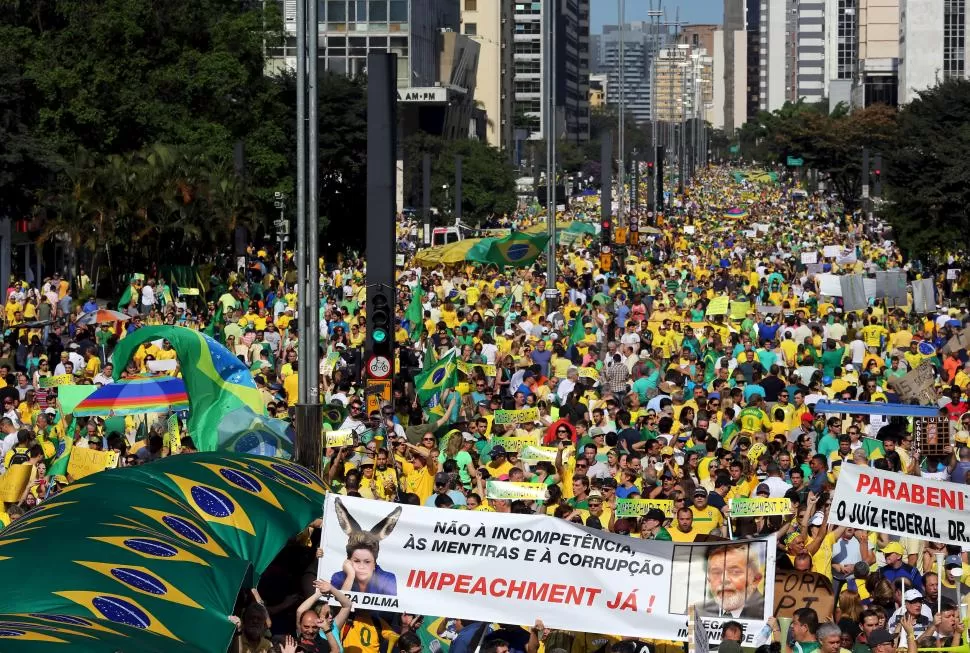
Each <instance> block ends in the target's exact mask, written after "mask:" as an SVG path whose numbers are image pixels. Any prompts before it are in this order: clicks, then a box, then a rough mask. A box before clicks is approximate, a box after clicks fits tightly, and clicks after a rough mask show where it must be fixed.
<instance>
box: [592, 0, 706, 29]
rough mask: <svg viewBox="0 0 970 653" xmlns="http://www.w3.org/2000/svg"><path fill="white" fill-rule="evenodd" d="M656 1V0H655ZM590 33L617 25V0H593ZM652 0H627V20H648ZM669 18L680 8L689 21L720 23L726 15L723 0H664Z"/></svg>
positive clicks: (685, 19)
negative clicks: (606, 25) (605, 25)
mask: <svg viewBox="0 0 970 653" xmlns="http://www.w3.org/2000/svg"><path fill="white" fill-rule="evenodd" d="M654 3H656V0H654ZM591 4H592V7H591V9H590V11H591V12H592V18H591V20H590V28H589V31H590V34H600V33H602V31H603V25H604V24H609V25H615V24H616V23H617V15H618V14H619V9H618V8H617V6H618V4H619V3H618V1H617V0H592V1H591ZM650 4H651V2H650V0H626V20H627V22H630V21H633V20H646V18H647V11H648V10H649V9H650ZM663 8H664V10H666V12H667V20H668V21H671V22H673V20H674V16H675V14H676V13H677V9H678V8H680V20H681V21H682V22H688V23H720V22H721V20H722V19H723V17H724V2H723V0H663Z"/></svg>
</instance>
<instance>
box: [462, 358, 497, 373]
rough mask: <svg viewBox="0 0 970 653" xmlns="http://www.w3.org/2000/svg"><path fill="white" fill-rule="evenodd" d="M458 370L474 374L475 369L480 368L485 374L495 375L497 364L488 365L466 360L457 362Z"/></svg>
mask: <svg viewBox="0 0 970 653" xmlns="http://www.w3.org/2000/svg"><path fill="white" fill-rule="evenodd" d="M457 366H458V371H459V372H461V373H462V374H464V375H466V376H467V375H469V374H472V373H473V372H474V371H475V370H480V371H481V373H482V374H484V375H485V376H491V377H494V376H495V374H496V370H495V366H494V365H488V364H487V363H466V362H465V361H458V362H457Z"/></svg>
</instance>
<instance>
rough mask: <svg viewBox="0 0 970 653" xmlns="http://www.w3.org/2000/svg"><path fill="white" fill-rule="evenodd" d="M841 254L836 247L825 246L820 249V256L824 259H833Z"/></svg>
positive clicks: (839, 249)
mask: <svg viewBox="0 0 970 653" xmlns="http://www.w3.org/2000/svg"><path fill="white" fill-rule="evenodd" d="M841 253H842V248H841V247H839V246H838V245H826V246H825V247H823V248H822V256H824V257H825V258H835V257H836V256H838V255H839V254H841Z"/></svg>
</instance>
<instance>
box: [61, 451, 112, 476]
mask: <svg viewBox="0 0 970 653" xmlns="http://www.w3.org/2000/svg"><path fill="white" fill-rule="evenodd" d="M117 466H118V454H117V453H116V452H114V451H98V450H97V449H85V448H81V447H75V448H73V449H71V459H70V460H69V461H68V463H67V473H68V474H69V475H70V476H71V478H72V479H74V480H75V481H76V480H78V479H80V478H84V477H85V476H89V475H91V474H94V473H96V472H103V471H104V470H106V469H111V468H112V467H117Z"/></svg>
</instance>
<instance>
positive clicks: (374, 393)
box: [364, 379, 391, 415]
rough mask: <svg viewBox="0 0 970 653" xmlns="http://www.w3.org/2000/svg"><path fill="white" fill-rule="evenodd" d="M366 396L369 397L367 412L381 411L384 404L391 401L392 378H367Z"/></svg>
mask: <svg viewBox="0 0 970 653" xmlns="http://www.w3.org/2000/svg"><path fill="white" fill-rule="evenodd" d="M364 396H365V397H366V398H367V414H368V415H370V414H371V413H373V412H374V411H379V410H380V409H381V405H382V404H389V403H391V380H390V379H367V383H366V385H365V388H364Z"/></svg>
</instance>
